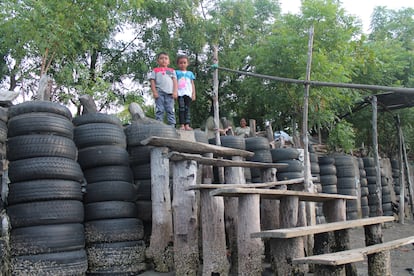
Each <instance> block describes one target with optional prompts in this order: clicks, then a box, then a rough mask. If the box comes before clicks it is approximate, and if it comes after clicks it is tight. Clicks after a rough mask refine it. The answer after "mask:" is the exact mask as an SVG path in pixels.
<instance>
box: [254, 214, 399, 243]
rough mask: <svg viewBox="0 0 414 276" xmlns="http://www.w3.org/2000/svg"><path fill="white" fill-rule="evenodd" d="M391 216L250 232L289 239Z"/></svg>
mask: <svg viewBox="0 0 414 276" xmlns="http://www.w3.org/2000/svg"><path fill="white" fill-rule="evenodd" d="M394 220H395V218H394V217H393V216H382V217H371V218H363V219H356V220H347V221H339V222H330V223H324V224H317V225H311V226H303V227H296V228H286V229H275V230H267V231H261V232H256V233H252V234H251V237H252V238H278V239H289V238H294V237H302V236H307V235H312V234H318V233H325V232H331V231H336V230H342V229H350V228H355V227H360V226H365V225H372V224H379V223H384V222H390V221H394Z"/></svg>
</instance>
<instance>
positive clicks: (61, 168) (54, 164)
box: [7, 101, 87, 275]
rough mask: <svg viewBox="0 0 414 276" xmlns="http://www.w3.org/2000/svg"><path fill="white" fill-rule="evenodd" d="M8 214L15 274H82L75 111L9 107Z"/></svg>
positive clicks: (84, 267) (33, 104) (44, 106)
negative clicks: (74, 131)
mask: <svg viewBox="0 0 414 276" xmlns="http://www.w3.org/2000/svg"><path fill="white" fill-rule="evenodd" d="M8 114H9V120H8V141H7V156H8V159H9V161H10V162H9V170H8V176H9V179H10V184H9V193H8V197H7V201H8V205H7V214H8V216H9V218H10V223H11V232H10V254H11V271H12V274H13V275H36V274H38V275H83V274H84V273H85V272H86V270H87V257H86V252H85V249H84V247H85V238H84V227H83V224H82V223H83V218H84V209H83V203H82V192H81V183H82V182H83V180H84V178H83V174H82V170H81V168H80V166H79V164H78V163H77V162H76V157H77V149H76V146H75V144H74V142H73V140H72V139H73V125H72V121H71V119H72V116H71V113H70V111H69V110H68V109H67V108H66V107H64V106H61V105H59V104H57V103H52V102H43V101H37V102H24V103H22V104H18V105H15V106H12V107H10V108H9V113H8Z"/></svg>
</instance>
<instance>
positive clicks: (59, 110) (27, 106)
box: [8, 101, 72, 120]
mask: <svg viewBox="0 0 414 276" xmlns="http://www.w3.org/2000/svg"><path fill="white" fill-rule="evenodd" d="M34 112H47V113H54V114H58V115H61V116H64V117H66V118H68V119H69V120H72V113H71V112H70V110H69V109H68V108H67V107H66V106H63V105H61V104H60V103H55V102H51V101H30V102H23V103H20V104H17V105H13V106H11V107H9V110H8V114H9V118H12V117H15V116H18V115H21V114H25V113H34Z"/></svg>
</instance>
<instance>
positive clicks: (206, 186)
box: [187, 177, 304, 190]
mask: <svg viewBox="0 0 414 276" xmlns="http://www.w3.org/2000/svg"><path fill="white" fill-rule="evenodd" d="M303 179H304V178H303V177H300V178H295V179H289V180H281V181H274V182H264V183H252V184H197V185H194V186H189V187H188V188H187V189H188V190H203V189H221V188H271V187H278V186H282V185H292V184H301V183H303Z"/></svg>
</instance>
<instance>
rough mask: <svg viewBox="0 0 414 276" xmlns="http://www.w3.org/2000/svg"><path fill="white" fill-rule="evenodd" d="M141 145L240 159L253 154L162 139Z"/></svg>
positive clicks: (153, 138) (196, 143)
mask: <svg viewBox="0 0 414 276" xmlns="http://www.w3.org/2000/svg"><path fill="white" fill-rule="evenodd" d="M141 144H142V145H144V146H145V145H150V146H158V147H168V148H169V149H171V150H175V151H179V152H183V153H210V152H211V153H214V154H215V155H217V156H223V157H224V156H241V157H252V156H253V155H254V153H253V152H250V151H245V150H239V149H233V148H226V147H220V146H216V145H210V144H205V143H199V142H191V141H185V143H183V141H182V140H179V139H173V138H164V137H157V136H151V137H149V138H147V139H145V140H142V141H141Z"/></svg>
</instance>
